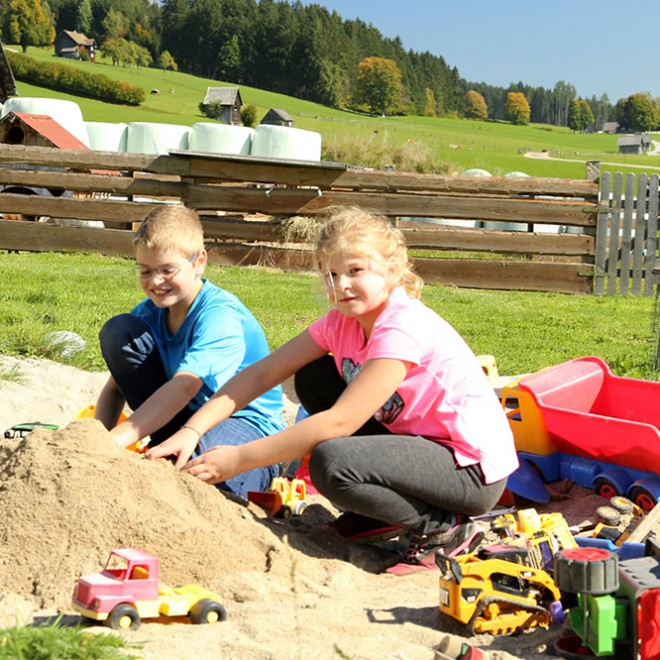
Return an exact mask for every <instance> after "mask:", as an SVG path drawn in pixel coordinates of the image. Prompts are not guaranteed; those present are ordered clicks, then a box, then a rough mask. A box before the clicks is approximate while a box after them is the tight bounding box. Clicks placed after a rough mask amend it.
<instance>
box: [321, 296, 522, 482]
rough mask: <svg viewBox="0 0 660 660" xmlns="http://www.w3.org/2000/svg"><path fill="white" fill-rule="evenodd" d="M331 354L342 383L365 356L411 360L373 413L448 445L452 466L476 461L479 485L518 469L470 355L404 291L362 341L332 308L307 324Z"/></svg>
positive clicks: (400, 430)
mask: <svg viewBox="0 0 660 660" xmlns="http://www.w3.org/2000/svg"><path fill="white" fill-rule="evenodd" d="M309 331H310V333H311V336H312V338H313V339H314V341H315V342H316V343H317V344H318V345H319V346H320V347H321V348H323V350H326V351H328V352H329V353H332V354H333V356H334V359H335V364H336V365H337V369H338V370H339V373H340V374H341V375H342V377H343V379H344V381H346V383H350V382H351V380H352V379H353V378H354V377H355V376H356V375H357V373H358V372H359V370H360V369H361V367H362V365H364V364H365V362H366V361H367V360H373V359H376V358H391V359H398V360H403V361H406V362H410V363H411V364H412V366H411V368H410V369H409V370H408V373H407V375H406V377H405V379H404V380H403V382H402V383H401V384H400V385H399V387H398V389H397V391H396V392H395V393H394V394H393V395H392V397H391V398H390V399H389V401H387V403H386V404H385V405H384V406H383V407H382V408H380V409H379V410H378V411H377V412H376V414H375V415H374V416H375V418H376V419H377V420H378V421H380V422H381V423H382V424H383V425H384V426H386V427H387V428H388V429H389V430H390V431H392V433H395V434H397V435H420V436H423V437H425V438H428V439H429V440H433V441H435V442H439V443H442V444H444V445H447V446H448V447H451V449H452V450H453V452H454V456H455V458H456V462H457V463H458V465H461V466H467V465H474V464H475V463H479V464H480V466H481V469H482V472H483V475H484V479H485V481H486V483H493V482H494V481H498V480H500V479H504V478H505V477H507V476H508V475H509V474H511V473H512V472H513V471H514V470H515V469H516V468H517V467H518V458H517V455H516V450H515V447H514V444H513V435H512V433H511V429H510V428H509V423H508V421H507V419H506V416H505V414H504V410H503V409H502V406H501V404H500V402H499V400H498V398H497V395H496V394H495V392H494V390H493V388H492V386H491V385H490V383H489V382H488V379H487V377H486V375H485V374H484V372H483V369H482V368H481V365H480V364H479V362H478V361H477V360H476V358H475V356H474V354H473V352H472V351H471V349H470V348H469V346H468V345H467V344H466V343H465V341H464V340H463V338H462V337H461V336H460V335H459V333H458V332H456V330H455V329H454V328H453V327H452V326H451V325H449V323H447V322H446V321H445V320H444V319H442V318H441V317H440V316H438V314H436V313H435V312H434V311H433V310H432V309H430V308H429V307H426V305H424V304H423V303H422V302H421V301H419V300H413V299H411V298H409V297H408V296H407V294H406V292H405V290H404V289H403V288H397V289H395V290H394V291H393V292H392V295H391V296H390V298H389V300H388V303H387V306H386V307H385V309H384V310H383V311H382V312H381V314H380V316H379V317H378V319H377V320H376V323H375V324H374V327H373V329H372V332H371V336H370V337H369V340H368V341H366V342H365V336H364V331H363V330H362V327H361V326H360V324H359V323H358V322H357V320H356V319H353V318H348V317H346V316H344V315H343V314H342V313H341V312H338V311H337V310H336V309H332V310H330V311H329V312H328V313H327V314H326V315H325V316H323V317H321V318H320V319H318V320H317V321H315V322H314V323H313V324H312V325H311V326H310V328H309Z"/></svg>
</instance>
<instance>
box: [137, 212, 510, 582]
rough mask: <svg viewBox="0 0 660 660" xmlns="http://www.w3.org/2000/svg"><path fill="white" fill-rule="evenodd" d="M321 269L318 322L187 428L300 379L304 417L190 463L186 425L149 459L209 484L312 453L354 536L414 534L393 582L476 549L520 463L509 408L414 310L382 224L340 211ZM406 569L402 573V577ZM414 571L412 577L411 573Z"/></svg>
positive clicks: (417, 283) (454, 341)
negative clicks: (479, 522)
mask: <svg viewBox="0 0 660 660" xmlns="http://www.w3.org/2000/svg"><path fill="white" fill-rule="evenodd" d="M315 258H316V263H317V265H318V267H319V270H320V272H321V274H322V276H323V278H324V282H325V286H326V290H327V293H328V296H329V298H330V300H331V302H332V304H333V309H331V310H330V311H329V312H328V313H327V314H326V315H324V316H323V317H322V318H320V319H319V320H317V321H316V322H314V323H313V324H312V325H311V326H310V327H309V328H308V329H307V330H306V331H304V332H303V333H301V334H300V335H298V336H297V337H295V338H294V339H292V340H291V341H289V342H288V343H286V344H284V345H283V346H282V347H281V348H279V349H278V350H277V351H275V352H274V353H272V354H271V355H270V356H268V357H266V358H264V359H263V360H261V361H260V362H257V363H255V364H253V365H251V366H250V367H248V368H246V369H245V370H243V371H241V372H240V373H239V374H238V375H237V376H235V377H234V378H233V379H232V380H230V381H229V382H228V383H227V384H226V385H224V386H223V387H222V388H221V389H220V390H219V391H218V392H217V393H216V394H215V395H214V396H213V397H212V398H211V399H210V400H209V401H208V402H207V403H206V404H205V405H204V406H202V408H201V409H200V410H198V411H197V412H196V413H195V414H194V415H193V416H192V417H191V418H190V420H189V422H188V424H187V426H188V427H192V428H193V429H194V430H195V432H196V433H197V432H199V433H200V434H203V433H204V432H205V431H206V430H207V429H208V428H211V427H212V426H214V425H216V424H217V423H218V422H219V421H221V420H222V419H225V418H226V417H228V416H230V415H231V414H232V413H233V412H235V411H236V410H239V409H240V408H241V407H243V406H244V405H246V404H247V403H249V402H250V401H251V400H252V399H253V398H255V397H256V396H258V395H259V394H261V393H262V392H264V391H267V390H268V389H270V388H272V387H273V386H274V385H276V384H280V383H281V382H283V381H284V380H286V379H287V378H288V377H289V376H291V375H294V374H295V386H296V393H297V395H298V397H299V399H300V402H301V403H302V405H303V406H304V408H305V410H306V411H307V412H308V413H309V416H308V417H307V418H304V419H302V420H301V421H299V422H298V423H297V424H295V425H294V426H292V427H290V428H287V429H285V430H284V431H280V432H279V433H276V434H274V435H272V436H268V437H266V438H261V439H258V440H255V441H252V442H250V443H247V444H245V445H241V446H237V447H214V448H213V449H210V450H209V451H207V452H205V453H204V454H202V455H201V456H199V457H197V458H195V459H193V460H192V461H189V462H188V463H185V460H186V458H187V457H188V456H189V455H190V453H186V448H187V445H188V444H189V443H190V442H192V441H193V440H196V437H193V438H190V437H189V435H194V434H188V432H187V430H186V429H184V430H182V431H180V432H179V433H177V434H176V435H174V436H172V438H170V439H169V440H167V441H166V442H164V443H162V444H161V445H159V446H158V447H155V448H154V449H152V450H150V451H149V452H148V454H147V456H148V457H150V458H156V457H160V456H168V455H174V456H177V466H178V467H180V468H183V469H184V470H186V471H187V472H189V473H190V474H192V475H194V476H196V477H198V478H200V479H202V480H203V481H206V482H209V483H217V482H220V481H224V480H226V479H228V478H229V477H230V476H232V475H233V474H236V473H238V472H243V471H245V470H248V469H251V468H254V467H257V466H261V465H268V464H271V463H278V462H286V461H291V460H294V459H297V458H299V457H301V456H305V455H307V454H310V461H309V469H310V476H311V479H312V482H313V484H314V486H315V487H316V488H317V489H318V490H319V492H321V493H322V494H323V495H324V496H325V497H327V498H328V499H329V500H330V501H331V502H333V504H334V505H335V506H336V507H338V508H340V509H343V510H344V511H345V513H343V514H342V515H341V516H340V517H339V518H338V519H337V521H336V523H335V527H336V529H337V531H339V532H340V533H342V534H343V535H345V536H347V537H349V538H352V539H356V540H357V539H364V540H368V539H370V538H372V539H373V538H378V539H383V538H394V537H396V536H399V535H403V534H407V535H408V537H409V538H410V542H409V546H408V549H407V550H406V552H405V554H404V556H403V558H402V561H401V563H398V564H397V566H396V567H394V568H393V569H392V571H393V572H398V573H402V572H404V573H405V572H410V571H414V570H418V569H419V568H421V567H426V566H430V565H433V561H434V554H435V552H437V551H442V552H444V553H445V554H447V555H449V556H454V555H457V554H460V553H463V552H468V551H470V550H472V549H474V548H475V547H476V545H478V542H479V540H480V532H479V529H478V527H477V526H476V524H475V523H474V522H472V520H471V519H470V517H469V516H474V515H478V514H482V513H486V512H487V511H489V510H490V509H491V508H492V507H493V506H494V505H495V504H496V503H497V501H498V500H499V498H500V497H501V495H502V493H503V491H504V488H505V486H506V479H507V477H508V475H509V474H511V473H512V472H513V471H514V470H515V469H516V467H517V466H518V461H517V457H516V452H515V447H514V444H513V438H512V434H511V431H510V429H509V425H508V422H507V420H506V417H505V414H504V411H503V410H502V407H501V405H500V403H499V401H498V399H497V396H496V395H495V392H494V391H493V389H492V387H491V386H490V384H489V383H488V380H487V378H486V376H485V374H484V372H483V370H482V368H481V366H480V364H479V362H478V361H477V360H476V358H475V356H474V354H473V353H472V351H471V350H470V348H469V347H468V346H467V344H466V343H465V341H464V340H463V339H462V338H461V336H460V335H459V334H458V333H457V332H456V330H454V328H452V327H451V326H450V325H449V324H448V323H447V322H446V321H444V320H443V319H442V318H441V317H440V316H438V315H437V314H436V313H435V312H434V311H433V310H431V309H429V308H428V307H426V306H425V305H424V304H423V303H422V302H421V301H420V300H419V293H420V289H421V285H422V282H421V279H420V278H419V277H418V276H417V275H415V274H414V273H413V272H412V271H411V269H410V267H409V263H408V257H407V252H406V246H405V241H404V238H403V235H402V234H401V232H400V231H399V230H398V229H396V228H395V227H394V226H393V225H392V224H391V223H390V222H389V220H387V219H386V218H382V217H378V216H374V215H372V214H370V213H367V212H365V211H363V210H360V209H357V208H341V209H335V210H334V211H333V212H332V213H331V215H330V216H329V218H328V220H327V221H326V222H325V224H324V225H323V226H322V227H321V229H320V232H319V236H318V239H317V243H316V249H315ZM402 567H403V569H404V570H401V568H402ZM406 567H408V569H409V570H406Z"/></svg>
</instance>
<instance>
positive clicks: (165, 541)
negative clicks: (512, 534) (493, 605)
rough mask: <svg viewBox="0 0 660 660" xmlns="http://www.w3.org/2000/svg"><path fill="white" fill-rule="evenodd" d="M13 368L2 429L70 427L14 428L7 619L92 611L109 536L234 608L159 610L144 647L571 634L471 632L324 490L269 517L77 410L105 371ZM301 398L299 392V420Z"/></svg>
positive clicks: (495, 642)
mask: <svg viewBox="0 0 660 660" xmlns="http://www.w3.org/2000/svg"><path fill="white" fill-rule="evenodd" d="M12 367H14V368H15V371H16V373H17V374H20V378H19V379H18V380H15V381H9V382H8V381H1V390H2V392H1V394H2V395H1V397H0V427H1V428H0V430H4V429H6V428H8V427H10V426H11V425H13V424H16V423H21V422H33V421H40V422H48V423H53V424H57V425H58V426H59V427H60V428H59V429H58V430H56V431H46V430H38V431H34V432H32V433H31V434H29V435H27V436H26V437H25V438H23V439H19V438H13V439H2V440H0V502H1V506H2V509H3V512H2V519H3V523H2V526H1V528H0V626H9V625H14V624H15V623H21V624H25V623H30V622H35V621H36V622H44V621H48V620H50V618H51V617H54V616H56V615H57V614H63V615H64V618H63V622H64V623H79V622H80V618H79V617H78V616H77V615H76V614H75V613H74V611H73V609H72V608H71V605H70V598H71V594H72V590H73V586H74V584H75V581H76V579H77V577H78V576H80V575H82V574H86V573H90V572H96V571H99V570H100V569H101V568H102V566H103V564H104V563H105V559H106V557H107V555H108V552H109V550H110V549H112V548H122V547H123V548H131V547H133V548H141V549H143V550H146V551H148V552H151V553H153V554H155V555H156V556H158V557H159V558H160V562H161V579H162V580H163V581H164V582H165V583H167V584H169V585H171V586H177V585H180V584H185V583H189V582H197V583H199V584H202V585H204V586H206V587H208V588H210V589H213V590H215V591H217V592H218V593H219V594H221V596H222V599H223V604H224V605H225V607H226V609H227V612H228V619H227V621H225V622H222V623H217V624H213V625H207V626H195V625H192V624H190V623H189V622H188V621H186V620H175V621H170V620H167V619H159V620H156V621H153V620H146V621H144V622H143V623H142V626H141V627H140V629H139V630H138V631H136V632H122V633H121V634H122V635H125V636H126V637H127V638H128V639H130V640H132V641H134V642H137V643H140V644H142V648H141V650H140V657H143V658H146V659H152V658H153V659H156V658H158V659H159V660H167V659H169V658H171V659H177V660H178V659H180V658H190V657H195V658H196V659H197V660H206V659H207V658H208V659H211V658H213V659H216V658H229V659H230V658H238V659H240V658H249V659H250V660H252V659H261V658H263V659H267V658H268V659H280V658H281V659H283V660H284V659H286V660H292V659H297V658H301V659H302V658H308V657H310V656H313V657H315V658H316V659H318V660H324V659H325V658H328V659H330V658H351V659H354V660H357V659H362V658H365V659H370V658H397V659H399V660H417V659H419V660H432V659H433V658H434V647H435V646H436V645H437V644H439V643H440V642H441V641H442V640H443V638H444V637H445V636H446V635H447V634H451V635H454V636H456V637H457V638H461V639H462V641H469V642H470V643H472V644H475V645H477V646H479V647H481V648H482V649H488V650H489V651H490V653H489V655H488V657H491V658H495V657H497V658H512V657H513V658H530V657H532V656H534V655H537V654H538V653H544V652H547V651H548V650H549V649H552V643H553V641H554V640H555V639H556V638H557V637H558V636H559V634H560V631H559V630H558V629H556V628H553V629H551V630H549V631H543V630H537V631H534V632H533V633H530V634H523V635H519V636H500V637H490V636H487V635H481V636H473V637H469V638H468V637H466V631H465V628H464V627H463V626H461V624H459V623H458V622H456V621H454V620H453V619H451V618H449V617H446V616H444V615H442V614H441V613H440V612H439V611H438V573H436V572H434V571H429V572H425V573H420V574H417V575H412V576H406V577H397V576H393V575H388V574H383V573H382V571H383V569H384V568H385V567H386V566H388V565H390V564H391V563H392V562H393V557H394V553H393V550H394V544H393V543H390V544H385V545H383V546H381V547H375V546H363V545H358V544H355V543H351V542H348V541H346V540H345V539H343V538H342V537H340V536H339V535H338V534H337V533H336V532H335V531H334V530H333V529H332V528H331V527H329V526H328V523H329V522H331V521H332V520H333V519H334V518H335V516H336V515H337V511H336V510H334V508H333V507H332V506H331V505H330V503H329V502H327V501H326V500H324V499H323V498H321V497H320V496H318V495H314V496H310V497H309V498H308V499H309V500H310V505H309V506H308V507H307V509H306V510H305V512H304V513H303V515H302V516H298V517H293V518H291V519H290V520H289V521H286V522H285V521H279V520H276V519H273V518H269V517H268V516H267V515H266V514H265V513H264V511H263V510H262V509H260V508H259V507H257V506H255V505H253V504H250V505H249V506H245V505H242V504H240V503H238V502H236V501H234V500H232V499H228V498H226V497H225V496H223V495H222V494H221V493H220V492H219V491H218V490H217V489H216V488H214V487H212V486H208V485H206V484H203V483H202V482H200V481H198V480H196V479H194V478H193V477H190V476H188V475H185V474H182V473H180V472H177V471H175V470H174V468H173V467H172V465H171V464H170V463H169V462H167V461H147V460H144V459H142V458H141V457H140V456H138V455H136V454H133V453H131V452H129V451H127V450H124V449H120V448H118V447H116V445H115V444H114V442H113V441H112V439H111V438H110V436H109V434H108V433H107V432H106V430H105V429H104V428H103V427H102V426H101V425H100V424H99V423H98V422H96V421H94V420H91V419H83V420H75V416H76V414H77V413H78V411H79V410H81V409H82V408H84V407H86V406H87V405H89V404H90V403H93V402H94V401H95V400H96V396H97V395H98V392H99V391H100V388H101V387H102V385H103V383H104V381H105V377H106V376H105V374H99V373H87V372H83V371H80V370H77V369H74V368H73V367H69V366H65V365H61V364H58V363H55V362H51V361H48V360H17V359H14V358H8V357H2V356H0V371H2V372H4V373H6V372H7V371H9V370H10V369H11V368H12ZM296 409H297V404H296V403H295V401H294V400H293V399H292V398H291V397H290V396H289V397H287V418H288V419H289V420H290V419H292V417H293V416H294V415H295V412H296ZM578 495H579V496H578V497H572V496H571V494H570V493H569V495H568V496H567V497H564V498H562V499H560V500H558V501H557V506H558V507H559V506H560V505H561V507H562V510H563V511H564V514H565V516H566V517H567V518H570V520H569V523H571V524H575V523H576V522H580V521H581V519H582V518H583V516H584V515H585V514H591V515H592V517H593V512H594V511H595V507H596V506H598V505H599V504H602V503H603V500H602V499H601V498H598V497H597V496H595V495H593V494H590V493H584V492H581V491H579V492H578ZM571 503H572V504H573V505H574V506H573V508H572V509H571V506H570V505H571ZM91 629H92V630H94V631H95V630H99V631H107V629H106V628H102V627H100V626H93V627H92V628H91ZM546 657H555V656H553V655H552V654H548V655H547V656H546Z"/></svg>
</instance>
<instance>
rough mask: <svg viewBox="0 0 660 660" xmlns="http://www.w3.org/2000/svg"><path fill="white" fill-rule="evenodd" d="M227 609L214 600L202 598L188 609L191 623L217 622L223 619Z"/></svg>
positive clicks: (225, 616)
mask: <svg viewBox="0 0 660 660" xmlns="http://www.w3.org/2000/svg"><path fill="white" fill-rule="evenodd" d="M226 618H227V610H226V609H225V608H224V606H223V605H221V604H220V603H218V602H217V601H215V600H210V599H209V598H204V599H202V600H200V601H198V602H196V603H195V604H194V605H193V606H192V608H191V610H190V620H191V621H192V622H193V623H198V624H202V623H217V622H218V621H225V620H226Z"/></svg>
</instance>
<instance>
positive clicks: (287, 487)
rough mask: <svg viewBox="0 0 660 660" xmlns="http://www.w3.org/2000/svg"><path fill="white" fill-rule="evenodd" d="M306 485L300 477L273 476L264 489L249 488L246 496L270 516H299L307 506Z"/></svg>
mask: <svg viewBox="0 0 660 660" xmlns="http://www.w3.org/2000/svg"><path fill="white" fill-rule="evenodd" d="M306 497H307V486H306V485H305V482H304V481H303V480H302V479H292V480H291V481H289V480H288V479H287V478H286V477H275V478H274V479H273V481H272V482H271V484H270V488H269V489H268V490H266V491H261V490H250V491H248V494H247V498H248V501H249V502H254V503H255V504H258V505H259V506H261V507H262V508H264V509H266V511H268V513H269V514H270V515H271V516H276V517H278V518H289V517H290V516H299V515H300V514H302V512H303V511H304V510H305V508H306V507H307V501H306V499H305V498H306Z"/></svg>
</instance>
